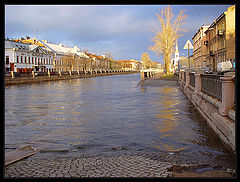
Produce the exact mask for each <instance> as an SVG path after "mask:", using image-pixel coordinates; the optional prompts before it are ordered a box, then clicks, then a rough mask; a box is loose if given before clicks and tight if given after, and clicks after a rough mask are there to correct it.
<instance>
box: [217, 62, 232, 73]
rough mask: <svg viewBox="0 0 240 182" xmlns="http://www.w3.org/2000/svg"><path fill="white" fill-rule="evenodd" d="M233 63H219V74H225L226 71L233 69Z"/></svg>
mask: <svg viewBox="0 0 240 182" xmlns="http://www.w3.org/2000/svg"><path fill="white" fill-rule="evenodd" d="M232 67H233V65H232V63H231V61H226V62H221V63H218V64H217V72H218V74H223V73H225V72H229V71H231V69H232Z"/></svg>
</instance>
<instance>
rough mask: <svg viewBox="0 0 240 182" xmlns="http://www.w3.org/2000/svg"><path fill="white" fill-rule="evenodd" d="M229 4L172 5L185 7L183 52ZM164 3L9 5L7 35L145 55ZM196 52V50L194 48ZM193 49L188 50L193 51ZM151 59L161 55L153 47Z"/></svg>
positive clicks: (177, 8) (117, 54) (125, 56)
mask: <svg viewBox="0 0 240 182" xmlns="http://www.w3.org/2000/svg"><path fill="white" fill-rule="evenodd" d="M230 6H231V5H172V8H173V12H174V14H175V15H178V14H179V13H180V10H185V14H186V15H187V19H186V20H185V24H184V25H183V26H182V28H183V29H185V31H186V32H185V33H184V35H183V36H182V37H180V38H179V39H178V46H179V51H180V56H183V55H184V56H187V50H184V49H183V46H184V45H185V43H186V41H187V40H188V39H190V40H191V42H192V36H193V35H194V34H195V33H196V31H197V30H198V29H199V28H200V26H201V25H203V24H209V23H212V22H213V21H214V19H216V18H217V17H218V16H219V15H220V14H221V13H223V12H224V11H226V10H227V8H228V7H230ZM164 7H165V5H6V6H5V37H9V38H20V37H26V36H30V37H33V35H34V31H35V35H36V38H38V39H40V40H48V42H51V43H56V44H58V43H63V45H66V46H75V45H77V46H78V47H79V48H80V49H81V50H83V49H87V50H88V51H90V52H92V53H96V54H104V53H107V52H110V53H111V54H112V56H113V58H114V59H116V60H119V59H136V60H139V61H140V60H141V56H142V53H144V52H146V51H148V48H149V46H150V45H152V42H151V39H152V37H153V36H154V34H153V32H152V31H153V30H154V27H155V25H156V24H157V23H158V22H157V17H156V13H158V12H160V10H161V9H162V8H164ZM191 52H192V51H191ZM191 52H190V53H191ZM149 55H150V57H151V59H152V60H153V61H157V62H162V58H161V57H157V56H155V54H154V52H151V51H149Z"/></svg>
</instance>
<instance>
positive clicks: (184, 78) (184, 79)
mask: <svg viewBox="0 0 240 182" xmlns="http://www.w3.org/2000/svg"><path fill="white" fill-rule="evenodd" d="M183 75H184V77H183V81H184V82H186V72H183Z"/></svg>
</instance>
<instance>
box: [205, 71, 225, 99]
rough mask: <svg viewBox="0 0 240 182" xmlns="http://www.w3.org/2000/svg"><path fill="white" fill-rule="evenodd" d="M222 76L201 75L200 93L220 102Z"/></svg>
mask: <svg viewBox="0 0 240 182" xmlns="http://www.w3.org/2000/svg"><path fill="white" fill-rule="evenodd" d="M221 77H223V75H214V74H201V82H202V87H201V91H202V92H204V93H206V94H208V95H210V96H212V97H214V98H216V99H218V100H219V101H222V81H221V80H220V78H221Z"/></svg>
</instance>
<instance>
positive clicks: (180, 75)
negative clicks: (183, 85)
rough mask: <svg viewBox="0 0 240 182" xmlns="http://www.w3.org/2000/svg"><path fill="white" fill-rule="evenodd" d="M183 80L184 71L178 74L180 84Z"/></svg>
mask: <svg viewBox="0 0 240 182" xmlns="http://www.w3.org/2000/svg"><path fill="white" fill-rule="evenodd" d="M181 79H182V71H179V74H178V82H181Z"/></svg>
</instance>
